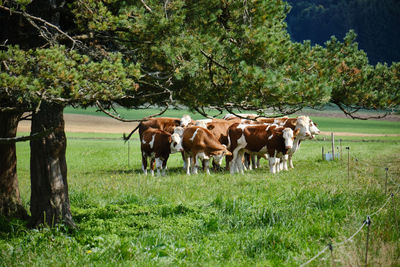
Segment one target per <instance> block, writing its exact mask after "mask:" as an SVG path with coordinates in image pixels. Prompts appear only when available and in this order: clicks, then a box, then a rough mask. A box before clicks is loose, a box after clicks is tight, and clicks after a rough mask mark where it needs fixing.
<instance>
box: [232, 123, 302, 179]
mask: <svg viewBox="0 0 400 267" xmlns="http://www.w3.org/2000/svg"><path fill="white" fill-rule="evenodd" d="M299 133H300V129H296V130H295V131H293V130H292V129H291V128H288V127H281V126H278V125H276V124H273V125H257V124H241V123H235V124H233V125H232V126H231V127H230V128H229V131H228V135H229V151H231V153H232V155H233V159H232V162H231V165H230V172H231V174H234V173H235V172H236V171H238V172H240V173H243V170H244V166H243V163H242V158H243V154H244V153H245V152H247V153H249V154H251V155H260V156H264V155H265V154H267V155H268V160H269V167H270V171H271V173H276V171H277V165H278V163H279V159H280V158H282V159H283V160H285V158H286V157H285V155H287V153H288V151H289V149H291V148H292V147H293V141H294V140H295V138H296V136H297V135H298V134H299Z"/></svg>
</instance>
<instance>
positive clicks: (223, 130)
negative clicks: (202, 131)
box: [196, 119, 240, 169]
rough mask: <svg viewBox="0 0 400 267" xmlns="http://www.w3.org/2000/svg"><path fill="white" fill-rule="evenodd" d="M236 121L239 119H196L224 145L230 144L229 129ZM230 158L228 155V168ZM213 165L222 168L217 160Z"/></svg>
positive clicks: (197, 123)
mask: <svg viewBox="0 0 400 267" xmlns="http://www.w3.org/2000/svg"><path fill="white" fill-rule="evenodd" d="M239 121H240V120H239ZM236 122H237V120H224V119H212V120H211V119H205V120H198V121H196V125H197V126H201V127H203V128H206V129H207V130H209V131H210V132H211V133H212V134H213V135H214V136H215V137H216V138H217V140H218V141H219V142H220V143H221V144H222V145H225V146H227V145H228V129H229V127H230V126H231V125H232V124H234V123H236ZM230 160H231V157H230V156H227V157H226V162H227V164H226V165H227V166H226V168H227V169H228V165H229V161H230ZM213 167H214V168H215V169H220V165H218V164H217V163H216V162H215V161H213Z"/></svg>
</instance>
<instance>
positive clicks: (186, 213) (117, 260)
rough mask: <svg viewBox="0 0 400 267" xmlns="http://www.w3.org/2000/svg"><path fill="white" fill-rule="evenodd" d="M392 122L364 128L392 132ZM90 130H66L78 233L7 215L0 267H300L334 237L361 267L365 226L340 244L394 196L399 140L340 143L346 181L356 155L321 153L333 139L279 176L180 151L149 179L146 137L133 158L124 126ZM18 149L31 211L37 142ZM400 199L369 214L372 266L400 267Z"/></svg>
mask: <svg viewBox="0 0 400 267" xmlns="http://www.w3.org/2000/svg"><path fill="white" fill-rule="evenodd" d="M316 120H317V119H316ZM317 122H318V121H317ZM319 123H320V126H321V129H322V130H325V129H324V127H325V126H324V121H323V120H321V121H319ZM326 123H328V120H327V121H326ZM335 123H336V122H333V123H332V124H329V125H334V124H335ZM337 123H339V122H337ZM361 123H363V122H361ZM360 125H361V124H360ZM384 125H385V123H383V124H380V125H377V126H376V127H375V128H371V129H367V128H368V127H367V126H366V125H365V124H362V126H359V129H360V131H366V130H376V131H377V130H378V129H386V130H387V131H389V129H390V127H388V128H385V127H386V126H384ZM332 127H333V126H332ZM349 127H353V126H351V125H350V126H349ZM357 127H358V126H357ZM353 128H356V127H355V126H354V127H353ZM335 129H336V128H335ZM335 129H333V130H335ZM337 131H339V130H337ZM93 136H94V135H93ZM93 136H91V135H90V134H77V133H75V134H68V137H69V139H68V149H67V163H68V179H69V193H70V200H71V210H72V214H73V217H74V220H75V222H76V223H77V226H78V230H76V231H72V232H71V231H65V229H63V227H59V228H57V229H52V230H49V229H40V230H28V229H26V228H25V227H24V225H23V224H22V223H21V222H19V221H12V222H8V221H5V220H4V219H0V266H32V265H33V266H67V265H68V266H70V265H72V266H75V265H79V266H82V265H97V266H100V265H101V266H103V265H105V266H115V265H121V266H160V265H161V266H171V265H172V266H176V265H180V266H188V265H189V266H193V265H194V266H204V265H205V266H254V265H257V266H298V265H300V264H302V263H304V262H306V261H307V260H308V259H310V258H311V257H313V256H314V255H315V254H316V253H318V252H319V251H320V250H321V249H322V248H324V247H325V246H326V245H327V244H328V243H330V242H333V244H334V251H333V255H334V260H335V264H336V265H337V266H343V265H344V266H349V265H352V266H359V265H363V264H364V255H365V237H366V228H364V229H363V230H362V231H361V232H360V233H359V234H358V235H356V236H355V237H354V242H349V243H347V244H346V245H344V246H340V247H336V246H335V244H336V243H338V242H341V241H343V240H345V239H346V238H347V237H349V236H351V235H352V234H353V233H354V232H355V231H356V230H357V229H359V227H360V226H361V225H362V222H363V221H364V220H365V218H366V216H367V215H369V214H372V213H374V212H375V211H376V210H378V209H379V208H380V207H381V206H382V205H383V204H384V203H385V201H386V200H387V197H388V196H387V195H385V193H384V186H385V179H384V178H385V170H384V168H385V167H388V168H389V176H390V178H391V179H392V180H393V181H394V182H393V181H392V180H389V182H388V190H389V191H394V190H395V189H397V187H396V186H395V183H397V184H400V178H399V176H400V175H399V173H400V157H399V156H400V137H391V138H390V139H388V138H386V137H374V138H370V139H368V138H367V139H368V140H369V142H361V139H360V138H350V137H347V139H345V140H344V141H343V143H342V145H343V146H350V148H351V150H350V151H351V161H350V166H351V169H350V170H351V171H350V179H348V177H347V161H346V160H347V154H345V160H342V161H341V160H338V161H335V162H326V161H322V160H321V147H322V146H324V147H325V148H326V149H327V148H328V147H329V146H330V143H329V142H328V141H322V140H319V141H307V142H304V143H303V144H302V147H301V148H300V150H299V151H298V153H297V154H295V156H294V163H295V166H296V168H295V169H293V170H290V171H288V172H283V173H280V174H277V175H271V174H269V173H268V168H267V164H266V162H265V161H263V162H262V163H263V164H262V168H261V169H258V170H253V171H248V172H246V173H245V175H233V176H232V175H230V174H229V173H214V174H212V175H209V176H207V175H205V174H203V173H200V174H199V175H191V176H187V175H185V174H184V172H183V171H182V162H181V158H180V155H177V154H174V155H172V156H171V158H170V160H169V162H168V168H169V170H168V175H167V176H165V177H151V176H144V175H143V174H142V172H141V162H140V151H139V143H138V141H137V140H133V141H131V142H130V144H129V151H130V155H129V162H128V144H124V143H123V141H122V140H118V139H116V138H118V136H117V135H106V134H103V135H99V134H96V135H95V137H96V138H97V139H88V138H91V137H93ZM363 139H365V138H363ZM17 151H18V176H19V186H20V189H21V196H22V200H23V203H24V205H25V206H26V207H27V209H29V198H30V180H29V144H28V143H18V145H17ZM399 197H400V196H399V194H396V195H395V197H394V199H393V202H391V201H390V202H389V203H388V205H387V206H385V207H384V208H383V209H382V210H380V212H379V213H377V214H376V215H374V216H373V217H372V224H371V233H370V244H369V248H370V249H369V262H370V266H399V265H400V260H399V259H400V242H399V240H400V225H399V222H400V210H399V209H398V207H399V206H400V198H399ZM331 260H332V258H331V256H330V252H329V251H328V252H326V253H325V254H323V255H321V256H320V257H319V258H318V259H316V260H315V261H314V262H313V263H311V264H310V265H311V266H332V265H331V264H332V263H331Z"/></svg>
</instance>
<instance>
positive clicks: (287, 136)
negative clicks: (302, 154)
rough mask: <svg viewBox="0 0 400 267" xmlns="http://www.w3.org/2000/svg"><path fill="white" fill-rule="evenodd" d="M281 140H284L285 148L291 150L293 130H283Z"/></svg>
mask: <svg viewBox="0 0 400 267" xmlns="http://www.w3.org/2000/svg"><path fill="white" fill-rule="evenodd" d="M283 139H284V140H285V148H286V149H291V148H292V147H293V139H294V136H293V130H292V129H290V128H285V129H283Z"/></svg>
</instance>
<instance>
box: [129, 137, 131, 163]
mask: <svg viewBox="0 0 400 267" xmlns="http://www.w3.org/2000/svg"><path fill="white" fill-rule="evenodd" d="M129 143H130V141H129V140H128V168H130V164H129V154H131V153H130V145H129Z"/></svg>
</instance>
